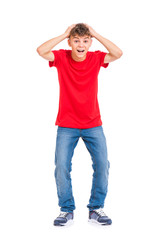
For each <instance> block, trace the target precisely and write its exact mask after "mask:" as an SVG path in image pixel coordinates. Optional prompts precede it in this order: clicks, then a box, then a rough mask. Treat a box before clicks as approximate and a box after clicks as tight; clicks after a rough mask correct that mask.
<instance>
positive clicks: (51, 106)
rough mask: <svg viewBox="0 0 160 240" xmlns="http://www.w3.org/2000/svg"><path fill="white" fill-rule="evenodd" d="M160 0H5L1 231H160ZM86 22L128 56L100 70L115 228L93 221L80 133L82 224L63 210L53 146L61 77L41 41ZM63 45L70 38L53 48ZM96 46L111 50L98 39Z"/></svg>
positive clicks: (0, 79)
mask: <svg viewBox="0 0 160 240" xmlns="http://www.w3.org/2000/svg"><path fill="white" fill-rule="evenodd" d="M159 18H160V17H159V7H158V0H157V1H156V0H153V1H147V0H135V1H128V0H121V1H118V0H112V1H106V0H104V1H103V0H99V1H86V0H81V1H73V0H68V1H61V0H59V1H54V0H52V1H51V0H45V1H40V0H39V1H38V0H35V1H34V0H32V1H31V0H30V1H20V0H15V1H5V2H4V1H3V3H1V6H0V22H1V37H0V41H1V43H0V57H1V64H0V68H1V71H0V75H1V76H0V114H1V117H0V141H1V142H0V146H1V151H0V154H1V156H0V184H1V188H0V193H1V197H0V221H1V222H0V226H1V234H2V236H1V239H4V240H5V239H11V238H12V239H13V238H15V239H17V240H19V239H23V240H25V239H27V240H28V239H39V240H41V239H47V240H51V239H52V240H53V239H54V237H57V238H59V239H63V238H64V237H65V238H69V239H76V238H77V237H87V236H89V238H90V239H100V238H101V239H102V238H103V237H105V238H106V239H108V240H109V239H123V240H128V239H130V240H131V239H154V240H156V239H160V234H159V231H158V228H159V216H160V208H159V202H160V197H159V182H160V177H159V171H160V170H159V162H160V150H159V149H160V148H159V142H160V128H159V122H160V116H159V102H160V97H159V92H160V90H159V80H160V74H159V54H160V51H159V50H160V47H159V43H160V37H159V35H158V34H159V21H160V19H159ZM79 22H84V23H87V24H89V25H91V26H92V27H93V28H94V29H95V30H96V31H97V32H98V33H99V34H101V35H102V36H104V37H106V38H107V39H109V40H111V41H112V42H113V43H115V44H116V45H117V46H118V47H120V48H121V49H122V51H123V56H122V57H121V58H120V59H119V60H117V61H115V62H112V63H110V65H109V67H108V68H107V69H103V68H101V71H100V74H99V93H98V98H99V105H100V111H101V117H102V121H103V129H104V132H105V135H106V138H107V145H108V155H109V161H110V164H111V168H110V177H109V191H108V196H107V198H106V202H105V207H104V210H105V212H106V213H107V214H108V215H109V216H110V217H111V218H112V220H113V224H112V226H110V227H98V226H96V225H90V224H89V223H88V209H87V208H86V205H87V204H88V201H89V197H90V190H91V180H92V173H93V171H92V162H91V158H90V155H89V153H88V151H87V149H86V147H85V145H84V143H83V141H82V140H81V139H80V140H79V143H78V145H77V147H76V149H75V153H74V156H73V159H72V160H73V167H72V183H73V193H74V198H75V202H76V211H75V223H74V225H73V226H72V227H70V228H56V227H54V226H53V220H54V219H55V218H56V217H57V215H58V214H59V207H58V199H57V193H56V185H55V180H54V151H55V141H56V131H57V126H55V125H54V123H55V119H56V116H57V111H58V101H59V85H58V78H57V71H56V69H55V68H49V66H48V62H47V61H46V60H44V59H43V58H41V57H40V56H39V55H38V54H37V52H36V48H37V47H38V46H39V45H41V44H42V43H43V42H45V41H47V40H49V39H51V38H53V37H56V36H58V35H60V34H62V33H64V31H65V30H66V29H67V27H68V26H69V25H71V24H73V23H79ZM59 48H66V49H69V47H68V45H67V39H66V40H64V41H63V42H61V43H60V44H59V45H57V46H56V48H55V49H59ZM90 50H102V51H105V50H106V49H105V48H104V47H103V46H102V45H101V44H100V43H99V42H98V41H97V40H96V39H93V45H92V47H91V49H90Z"/></svg>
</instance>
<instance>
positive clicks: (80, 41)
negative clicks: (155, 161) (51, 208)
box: [37, 23, 122, 226]
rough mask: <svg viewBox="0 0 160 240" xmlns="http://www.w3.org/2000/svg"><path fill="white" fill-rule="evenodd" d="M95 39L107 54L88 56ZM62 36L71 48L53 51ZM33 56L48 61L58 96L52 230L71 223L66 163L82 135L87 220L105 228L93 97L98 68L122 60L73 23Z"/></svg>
mask: <svg viewBox="0 0 160 240" xmlns="http://www.w3.org/2000/svg"><path fill="white" fill-rule="evenodd" d="M92 37H95V38H96V39H97V40H98V41H99V42H101V43H102V44H103V45H104V46H105V47H106V49H107V50H108V51H109V53H107V52H101V51H95V52H89V51H88V50H89V48H90V46H91V44H92ZM66 38H68V45H69V46H70V47H71V49H72V50H64V49H60V50H53V51H52V48H54V47H55V46H56V45H57V44H58V43H60V42H61V41H62V40H64V39H66ZM37 52H38V53H39V55H40V56H41V57H43V58H45V59H46V60H48V61H49V66H50V67H53V66H54V67H56V68H57V71H58V78H59V85H60V97H59V110H58V114H57V119H56V123H55V125H58V128H57V138H56V150H55V165H56V168H55V179H56V186H57V194H58V199H59V206H60V207H61V212H60V215H59V216H58V217H57V218H56V219H55V220H54V225H55V226H64V225H67V224H68V223H71V222H72V220H73V211H74V210H75V202H74V197H73V194H72V184H71V175H70V172H71V165H72V163H71V159H72V156H73V153H74V149H75V147H76V145H77V143H78V140H79V138H80V137H82V139H83V141H84V143H85V145H86V147H87V149H88V151H89V153H90V155H91V158H92V161H93V165H92V166H93V170H94V174H93V181H92V190H91V197H90V200H89V204H88V205H87V207H88V209H89V221H91V222H96V223H98V224H102V225H110V224H111V223H112V220H111V219H110V218H109V217H108V216H106V214H105V213H104V212H103V209H102V208H103V207H104V201H105V198H106V195H107V190H108V174H109V166H110V163H109V161H108V156H107V146H106V138H105V135H104V132H103V128H102V121H101V116H100V110H99V104H98V99H97V93H98V73H99V70H100V67H101V66H102V67H104V68H107V67H108V65H109V62H113V61H115V60H116V59H118V58H120V57H121V56H122V51H121V50H120V49H119V48H118V47H117V46H116V45H115V44H113V43H112V42H111V41H109V40H107V39H105V38H103V37H102V36H101V35H99V34H98V33H97V32H96V31H94V30H93V28H91V27H90V26H88V25H87V24H83V23H79V24H73V25H71V26H70V27H68V28H67V30H66V31H65V33H64V34H62V35H60V36H58V37H55V38H53V39H51V40H49V41H47V42H45V43H43V44H42V45H41V46H40V47H38V48H37Z"/></svg>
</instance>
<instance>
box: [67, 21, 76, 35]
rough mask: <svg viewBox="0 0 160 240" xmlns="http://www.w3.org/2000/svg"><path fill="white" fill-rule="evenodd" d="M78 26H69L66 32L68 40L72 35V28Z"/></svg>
mask: <svg viewBox="0 0 160 240" xmlns="http://www.w3.org/2000/svg"><path fill="white" fill-rule="evenodd" d="M75 26H76V24H72V25H71V26H69V27H68V28H67V30H66V31H65V33H64V34H65V35H66V38H69V35H70V31H71V30H72V28H74V27H75Z"/></svg>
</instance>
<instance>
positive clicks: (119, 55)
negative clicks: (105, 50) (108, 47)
mask: <svg viewBox="0 0 160 240" xmlns="http://www.w3.org/2000/svg"><path fill="white" fill-rule="evenodd" d="M122 55H123V52H122V50H119V51H118V53H117V58H120V57H121V56H122Z"/></svg>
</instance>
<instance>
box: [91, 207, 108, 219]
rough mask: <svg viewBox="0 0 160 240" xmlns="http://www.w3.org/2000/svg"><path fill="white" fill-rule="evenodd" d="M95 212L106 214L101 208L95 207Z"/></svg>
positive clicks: (101, 214) (100, 214)
mask: <svg viewBox="0 0 160 240" xmlns="http://www.w3.org/2000/svg"><path fill="white" fill-rule="evenodd" d="M94 211H95V212H97V213H98V214H99V216H101V217H102V216H106V214H105V213H104V212H103V210H102V208H99V209H95V210H94Z"/></svg>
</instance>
